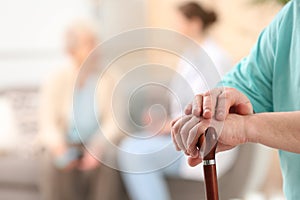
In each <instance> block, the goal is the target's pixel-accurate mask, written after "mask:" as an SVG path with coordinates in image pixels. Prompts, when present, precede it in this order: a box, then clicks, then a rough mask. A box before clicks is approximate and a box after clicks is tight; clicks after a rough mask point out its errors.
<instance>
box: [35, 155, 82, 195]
mask: <svg viewBox="0 0 300 200" xmlns="http://www.w3.org/2000/svg"><path fill="white" fill-rule="evenodd" d="M41 167H42V169H41V179H40V181H41V182H40V191H41V199H42V200H83V198H82V194H83V190H84V188H83V187H82V184H81V182H82V181H81V180H80V179H81V175H80V172H78V171H77V170H72V171H69V172H64V171H61V170H58V169H57V168H56V167H55V166H54V165H53V158H52V157H51V156H50V154H49V153H48V152H46V153H44V154H43V158H42V163H41Z"/></svg>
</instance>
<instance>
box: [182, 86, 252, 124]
mask: <svg viewBox="0 0 300 200" xmlns="http://www.w3.org/2000/svg"><path fill="white" fill-rule="evenodd" d="M229 113H236V114H240V115H248V114H252V113H253V108H252V104H251V102H250V100H249V99H248V98H247V97H246V96H245V95H244V94H243V93H241V92H239V91H238V90H236V89H234V88H216V89H214V90H211V91H208V92H206V93H204V94H198V95H196V96H195V98H194V100H193V102H192V103H190V104H188V105H187V106H186V109H185V114H187V115H190V114H193V115H194V116H196V117H200V116H203V117H204V118H205V119H211V118H213V116H215V118H216V119H217V120H220V121H222V120H225V119H226V117H227V115H228V114H229Z"/></svg>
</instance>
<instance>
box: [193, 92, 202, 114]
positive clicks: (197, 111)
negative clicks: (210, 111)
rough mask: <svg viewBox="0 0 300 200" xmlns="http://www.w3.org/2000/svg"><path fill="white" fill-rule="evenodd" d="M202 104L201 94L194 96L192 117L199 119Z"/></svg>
mask: <svg viewBox="0 0 300 200" xmlns="http://www.w3.org/2000/svg"><path fill="white" fill-rule="evenodd" d="M202 103H203V96H202V95H201V94H198V95H196V96H195V98H194V100H193V103H192V113H193V115H194V116H196V117H200V115H201V114H202Z"/></svg>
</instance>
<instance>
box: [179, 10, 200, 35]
mask: <svg viewBox="0 0 300 200" xmlns="http://www.w3.org/2000/svg"><path fill="white" fill-rule="evenodd" d="M175 29H176V30H177V31H178V32H180V33H182V34H184V35H186V36H189V37H192V38H194V37H197V36H199V34H201V33H202V31H201V22H200V21H199V20H198V19H196V18H195V19H188V18H187V17H185V16H184V15H183V14H182V13H181V12H177V13H176V16H175Z"/></svg>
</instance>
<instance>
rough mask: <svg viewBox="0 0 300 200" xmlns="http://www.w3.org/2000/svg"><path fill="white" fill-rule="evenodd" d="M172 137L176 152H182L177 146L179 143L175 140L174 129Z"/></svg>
mask: <svg viewBox="0 0 300 200" xmlns="http://www.w3.org/2000/svg"><path fill="white" fill-rule="evenodd" d="M171 137H172V141H173V144H174V145H175V149H176V151H180V148H179V146H178V144H177V142H176V140H175V136H174V132H173V130H172V129H171Z"/></svg>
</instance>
